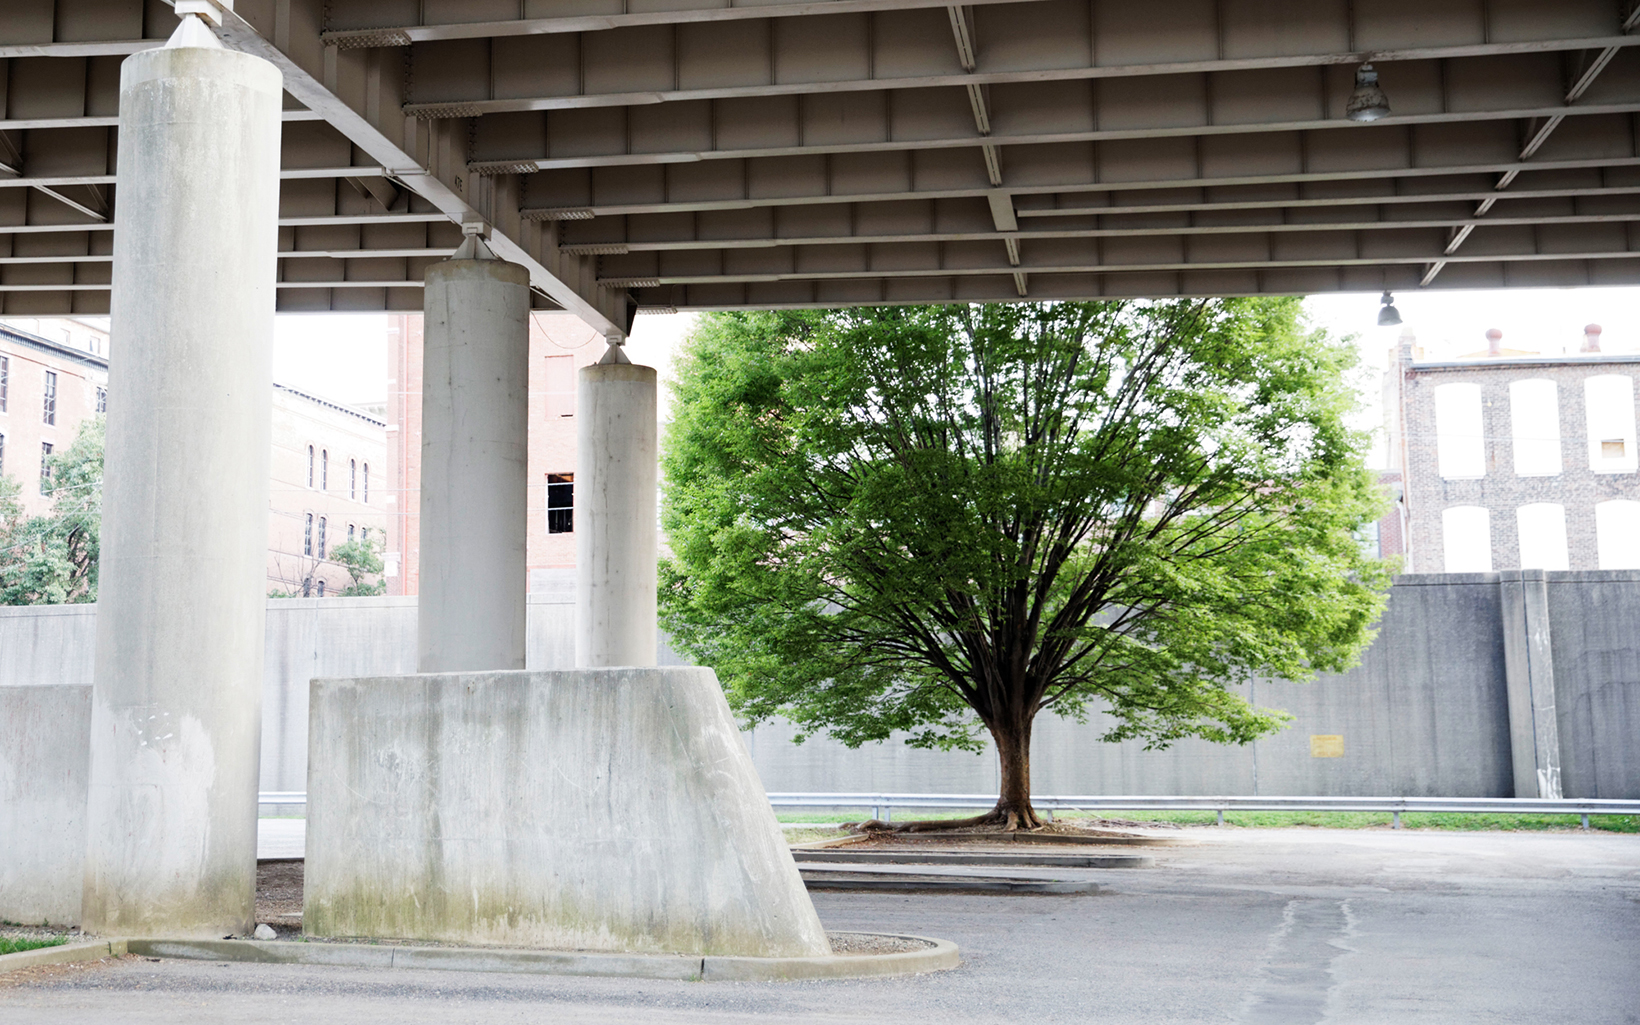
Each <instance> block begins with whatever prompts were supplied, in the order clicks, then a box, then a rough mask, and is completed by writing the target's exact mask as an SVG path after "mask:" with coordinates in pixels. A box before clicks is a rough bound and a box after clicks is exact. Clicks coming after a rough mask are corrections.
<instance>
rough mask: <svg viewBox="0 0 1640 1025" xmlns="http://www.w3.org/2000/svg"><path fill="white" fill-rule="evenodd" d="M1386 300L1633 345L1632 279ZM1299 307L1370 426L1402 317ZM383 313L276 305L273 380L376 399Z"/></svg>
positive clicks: (1420, 334) (1445, 336)
mask: <svg viewBox="0 0 1640 1025" xmlns="http://www.w3.org/2000/svg"><path fill="white" fill-rule="evenodd" d="M1395 305H1396V308H1397V309H1399V310H1400V311H1401V318H1402V320H1403V321H1404V322H1405V323H1404V327H1410V328H1411V329H1412V330H1413V332H1414V333H1415V334H1416V335H1417V339H1418V344H1419V345H1421V346H1422V347H1423V349H1424V356H1425V358H1426V359H1441V358H1448V357H1453V356H1457V355H1460V354H1462V353H1466V352H1475V351H1477V350H1481V349H1484V348H1486V330H1487V329H1488V328H1492V327H1496V328H1499V329H1500V330H1502V331H1503V344H1504V346H1505V347H1506V348H1512V349H1525V350H1529V351H1537V352H1543V353H1546V354H1559V353H1561V352H1577V351H1578V347H1579V346H1580V345H1582V343H1583V326H1584V325H1585V324H1589V323H1596V324H1600V325H1601V326H1602V327H1603V328H1604V329H1605V331H1604V333H1603V335H1602V336H1601V349H1602V350H1603V351H1605V352H1640V288H1575V289H1574V288H1560V289H1553V288H1542V289H1535V288H1534V289H1512V290H1504V289H1499V290H1491V291H1473V292H1467V291H1465V292H1460V291H1451V292H1444V291H1430V292H1419V291H1408V292H1401V293H1397V294H1396V296H1395ZM1307 307H1308V309H1309V311H1310V316H1311V318H1312V319H1313V320H1314V321H1315V322H1316V323H1317V324H1318V325H1320V326H1322V327H1325V328H1326V329H1327V330H1328V331H1330V332H1331V333H1333V334H1334V335H1337V336H1347V335H1354V336H1355V341H1356V345H1357V347H1358V348H1359V350H1360V353H1361V363H1362V367H1361V370H1360V373H1359V374H1358V377H1357V386H1358V388H1359V389H1360V391H1361V397H1362V401H1363V404H1364V407H1365V408H1364V409H1363V410H1362V412H1361V415H1360V420H1359V422H1360V424H1361V426H1363V427H1377V426H1378V425H1379V424H1380V423H1381V422H1382V418H1383V414H1382V411H1381V409H1380V408H1379V389H1380V385H1381V381H1382V376H1383V371H1384V368H1385V365H1386V362H1387V355H1388V353H1389V351H1390V349H1391V348H1393V347H1394V345H1395V343H1396V339H1397V338H1398V337H1399V336H1400V333H1401V331H1402V330H1403V327H1379V326H1378V309H1379V302H1378V295H1377V294H1376V293H1348V294H1338V295H1320V296H1311V297H1310V298H1309V299H1308V300H1307ZM387 322H388V318H387V316H386V315H385V314H361V313H341V314H335V313H293V314H281V315H280V316H279V317H278V318H276V321H275V330H274V353H273V378H274V380H276V381H278V382H280V383H281V384H288V385H290V386H292V387H295V388H300V389H302V390H304V391H309V392H312V393H314V394H317V395H321V396H324V397H326V398H330V399H335V400H337V401H339V402H345V403H350V404H368V403H376V402H382V401H385V399H386V396H387V383H386V381H387ZM693 322H694V315H693V314H689V313H678V314H669V315H650V314H645V315H643V316H641V317H639V318H637V320H636V322H635V324H634V328H633V333H632V338H631V340H630V341H629V342H628V344H627V353H628V355H629V356H631V358H632V360H633V362H635V363H645V364H648V365H650V366H653V367H656V368H658V369H659V370H660V372H661V377H662V379H663V380H665V379H666V378H668V377H669V376H670V374H671V357H672V353H673V351H674V350H675V349H676V348H677V346H678V344H679V343H680V342H681V341H682V340H683V337H684V335H685V334H687V332H688V330H689V326H690V325H691V324H692V323H693ZM663 402H664V400H663ZM663 419H664V415H663Z"/></svg>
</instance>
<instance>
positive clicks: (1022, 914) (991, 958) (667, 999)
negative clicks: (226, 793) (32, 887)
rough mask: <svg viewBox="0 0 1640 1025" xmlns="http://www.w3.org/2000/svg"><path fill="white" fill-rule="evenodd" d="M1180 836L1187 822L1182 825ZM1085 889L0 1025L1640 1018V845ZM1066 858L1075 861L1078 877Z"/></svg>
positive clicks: (75, 997)
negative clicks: (839, 943)
mask: <svg viewBox="0 0 1640 1025" xmlns="http://www.w3.org/2000/svg"><path fill="white" fill-rule="evenodd" d="M1175 835H1178V834H1175ZM1183 835H1185V836H1189V837H1192V838H1197V839H1199V840H1200V841H1201V842H1200V843H1199V844H1197V845H1195V846H1189V847H1174V848H1155V849H1152V850H1151V851H1150V852H1149V853H1153V854H1154V855H1155V857H1156V862H1155V865H1154V866H1153V867H1149V868H1138V869H1116V870H1098V869H1086V870H1076V874H1077V876H1078V877H1079V878H1087V879H1094V880H1097V881H1098V882H1099V883H1100V884H1101V887H1102V892H1101V893H1099V894H1097V895H1089V896H987V895H971V894H924V893H914V894H857V893H828V892H820V893H815V894H814V901H815V906H816V907H817V908H818V909H819V911H820V915H821V917H822V918H823V919H824V921H825V922H826V924H827V926H828V927H829V928H832V929H837V930H865V931H890V932H910V933H921V934H925V935H931V936H939V937H943V938H946V939H950V940H954V941H955V942H957V943H958V944H959V945H960V946H961V947H962V949H963V964H962V967H961V968H958V969H956V970H954V971H949V972H942V973H937V974H931V975H924V976H915V977H910V978H900V979H876V980H855V981H831V982H805V983H757V984H750V983H704V982H696V983H680V982H653V981H642V980H623V979H588V978H570V977H535V976H519V975H505V976H503V975H478V974H463V973H456V972H438V971H419V970H418V971H411V970H396V971H395V970H360V969H349V968H329V967H309V966H289V965H258V964H218V963H214V962H199V961H149V960H144V959H140V958H126V959H124V960H121V961H119V962H116V963H109V964H104V965H101V966H97V967H82V968H63V969H56V970H46V969H39V970H35V971H32V972H30V973H25V974H26V977H25V978H19V979H16V980H13V981H10V982H7V981H5V979H4V977H0V1022H5V1023H8V1025H9V1023H12V1022H17V1023H28V1025H35V1023H39V1025H53V1023H59V1022H61V1023H69V1022H72V1023H74V1025H84V1023H85V1022H97V1023H99V1025H100V1023H110V1025H114V1023H132V1025H139V1023H140V1025H147V1023H167V1025H170V1023H174V1022H181V1021H189V1022H193V1021H202V1022H218V1021H220V1022H234V1023H245V1025H262V1023H284V1022H291V1023H303V1025H306V1023H315V1022H345V1023H346V1025H376V1023H383V1025H387V1023H391V1025H403V1023H420V1022H438V1023H441V1025H445V1023H448V1025H466V1023H480V1022H482V1023H485V1025H490V1023H500V1022H508V1023H510V1022H551V1023H554V1025H557V1023H564V1025H581V1023H599V1025H603V1023H611V1025H613V1023H628V1022H640V1023H648V1022H656V1023H660V1022H679V1023H696V1022H712V1023H718V1025H733V1023H739V1022H780V1023H788V1022H799V1023H817V1025H818V1023H825V1025H844V1023H857V1022H858V1023H864V1022H870V1023H872V1025H882V1023H883V1022H885V1021H892V1022H918V1023H921V1022H935V1023H947V1022H952V1023H969V1022H975V1023H978V1022H1033V1023H1034V1022H1077V1023H1102V1022H1113V1023H1114V1022H1121V1023H1150V1022H1168V1023H1173V1022H1215V1023H1224V1022H1247V1023H1256V1025H1276V1023H1280V1025H1297V1023H1305V1025H1308V1023H1312V1022H1329V1023H1332V1022H1347V1023H1364V1025H1366V1023H1371V1025H1379V1023H1396V1025H1402V1023H1408V1022H1415V1023H1423V1022H1461V1023H1492V1022H1521V1023H1527V1022H1530V1023H1533V1025H1542V1023H1557V1022H1568V1023H1578V1025H1586V1023H1606V1022H1612V1023H1629V1022H1632V1023H1640V836H1625V835H1612V834H1600V833H1579V832H1571V833H1553V834H1544V833H1515V834H1505V833H1449V832H1434V831H1412V830H1401V831H1391V830H1365V831H1346V830H1336V831H1335V830H1320V829H1315V830H1311V829H1283V830H1247V829H1233V828H1231V829H1192V830H1187V831H1184V832H1183ZM1068 871H1069V870H1067V872H1068Z"/></svg>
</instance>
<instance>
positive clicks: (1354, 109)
mask: <svg viewBox="0 0 1640 1025" xmlns="http://www.w3.org/2000/svg"><path fill="white" fill-rule="evenodd" d="M1388 113H1389V97H1388V96H1385V95H1384V90H1382V89H1380V88H1378V72H1376V71H1374V70H1373V68H1372V65H1371V64H1363V65H1361V66H1360V67H1359V68H1356V69H1355V92H1353V93H1350V101H1349V102H1348V103H1346V104H1345V105H1344V116H1345V117H1347V118H1349V119H1350V120H1351V121H1376V120H1378V119H1379V118H1381V117H1383V116H1384V115H1385V114H1388Z"/></svg>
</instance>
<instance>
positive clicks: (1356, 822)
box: [779, 808, 1640, 833]
mask: <svg viewBox="0 0 1640 1025" xmlns="http://www.w3.org/2000/svg"><path fill="white" fill-rule="evenodd" d="M1038 811H1039V813H1040V811H1041V810H1040V809H1038ZM973 814H976V813H975V812H972V811H932V810H930V811H919V810H918V809H915V808H899V809H896V811H895V816H894V817H895V818H896V819H957V818H967V817H968V816H970V815H973ZM779 817H780V821H781V822H790V823H805V822H855V821H860V820H862V819H867V818H870V817H871V809H870V808H845V809H842V810H840V811H834V812H781V813H780V816H779ZM1054 817H1055V818H1057V819H1059V820H1060V821H1067V820H1070V821H1074V820H1078V819H1082V820H1086V819H1115V820H1117V821H1121V822H1140V823H1144V822H1165V823H1169V824H1173V825H1181V826H1211V825H1213V824H1215V823H1216V822H1217V821H1218V815H1217V813H1215V812H1211V811H1143V810H1140V809H1132V810H1128V811H1107V812H1080V811H1067V812H1056V813H1055V814H1054ZM1392 819H1393V816H1392V815H1391V814H1390V813H1389V812H1387V811H1386V812H1374V811H1227V812H1225V813H1224V824H1225V825H1226V826H1239V827H1242V828H1244V829H1287V828H1292V827H1296V826H1310V827H1319V828H1322V829H1381V828H1387V827H1388V826H1389V825H1390V824H1391V820H1392ZM1581 824H1582V823H1581V821H1580V819H1579V817H1578V816H1577V815H1518V814H1509V813H1504V812H1474V813H1470V812H1422V811H1409V812H1403V813H1402V814H1401V827H1402V828H1403V829H1450V830H1463V831H1468V832H1544V831H1548V830H1558V829H1578V828H1580V827H1581ZM1589 829H1590V830H1591V831H1595V832H1604V833H1640V815H1590V816H1589Z"/></svg>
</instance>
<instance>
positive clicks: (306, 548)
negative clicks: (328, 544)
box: [302, 513, 313, 555]
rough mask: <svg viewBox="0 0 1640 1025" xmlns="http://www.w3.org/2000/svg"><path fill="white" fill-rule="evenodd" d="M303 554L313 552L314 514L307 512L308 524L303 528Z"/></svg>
mask: <svg viewBox="0 0 1640 1025" xmlns="http://www.w3.org/2000/svg"><path fill="white" fill-rule="evenodd" d="M302 554H303V555H312V554H313V514H312V513H308V514H307V526H305V527H304V528H303V529H302Z"/></svg>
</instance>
